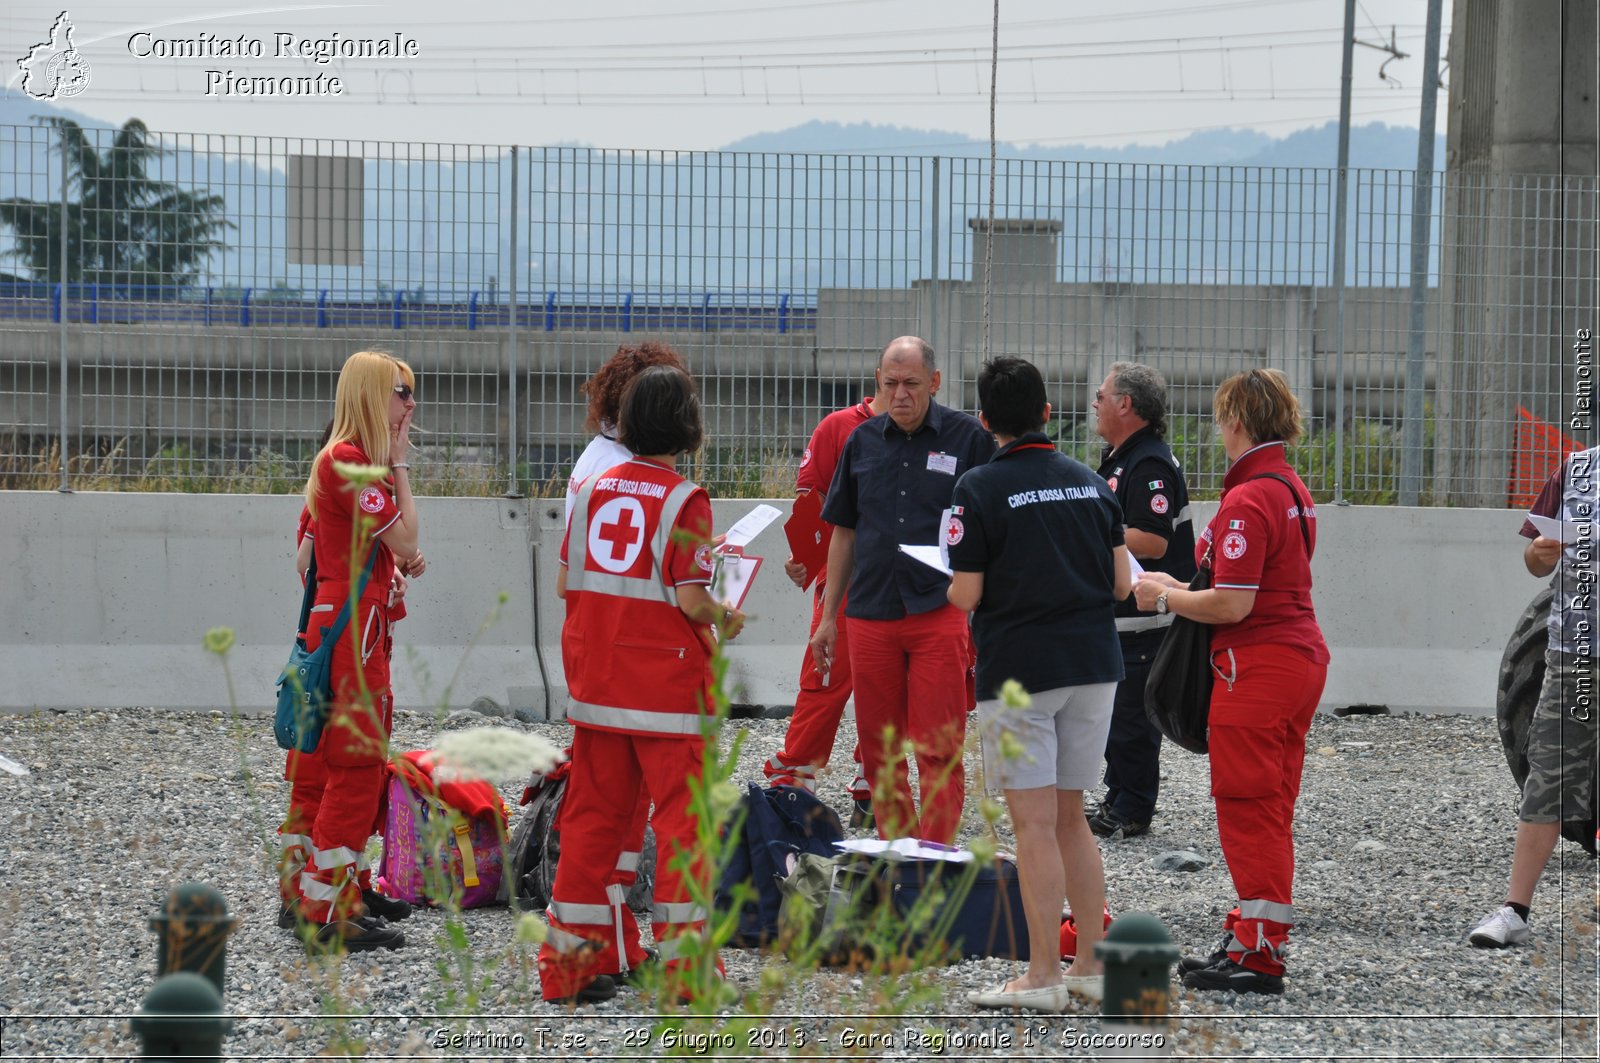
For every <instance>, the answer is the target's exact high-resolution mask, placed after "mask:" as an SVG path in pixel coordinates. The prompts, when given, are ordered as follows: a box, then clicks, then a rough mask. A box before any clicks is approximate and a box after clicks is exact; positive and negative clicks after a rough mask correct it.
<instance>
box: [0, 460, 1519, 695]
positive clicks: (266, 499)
mask: <svg viewBox="0 0 1600 1063" xmlns="http://www.w3.org/2000/svg"><path fill="white" fill-rule="evenodd" d="M299 504H300V503H299V500H298V499H297V498H293V497H277V496H239V495H235V496H219V495H143V494H100V493H87V492H86V493H79V494H57V493H54V492H4V493H0V603H4V609H5V615H6V616H8V617H10V618H11V619H10V622H9V623H8V624H7V625H6V626H5V628H4V631H3V632H0V676H4V677H5V682H3V683H0V708H3V709H8V710H15V709H29V708H66V709H74V708H82V707H85V706H158V707H164V708H177V709H210V708H217V707H223V706H226V705H227V704H228V686H227V682H226V679H225V677H224V674H223V669H222V666H221V664H220V662H219V661H218V659H217V658H216V657H214V656H212V655H210V654H208V653H206V652H205V651H204V650H202V648H201V636H202V635H203V634H204V633H205V631H206V630H207V629H209V628H212V627H215V626H219V625H226V626H229V627H232V628H233V629H234V630H235V632H236V633H237V637H238V644H237V646H236V647H235V648H234V650H233V651H232V652H231V653H230V654H229V655H228V662H229V667H230V669H231V673H232V680H233V685H234V691H235V694H236V696H237V698H238V703H239V704H240V706H241V707H243V708H246V709H249V710H261V709H265V708H266V707H267V706H268V705H269V703H270V701H271V697H272V685H273V680H274V678H275V677H276V675H277V672H278V669H279V668H281V667H282V665H283V662H284V659H285V658H286V657H287V655H288V648H289V643H290V640H291V638H292V634H293V633H292V628H293V626H294V620H295V616H296V611H297V609H298V607H299V598H300V592H299V588H298V584H297V581H296V579H295V577H294V574H293V567H292V560H291V555H292V545H293V544H292V531H293V528H294V523H295V517H296V515H297V513H298V511H299ZM753 504H754V503H752V502H719V503H717V504H716V517H717V526H718V527H727V526H728V525H729V524H730V523H732V521H733V520H734V519H736V517H737V516H738V515H740V514H742V513H743V512H745V511H746V510H748V509H749V508H750V507H751V506H752V505H753ZM419 505H420V513H421V520H422V524H423V541H424V544H425V550H426V552H427V555H428V558H429V570H428V572H427V574H426V575H425V576H423V578H422V579H420V580H418V581H416V583H415V584H414V586H413V589H412V592H411V595H410V598H409V605H410V609H411V616H410V617H409V618H408V619H406V620H405V621H403V622H402V623H401V624H400V625H399V626H398V628H397V629H396V630H397V637H396V647H397V648H396V667H395V685H396V691H397V700H398V702H399V704H401V705H402V706H409V707H427V706H437V705H440V704H444V703H445V701H446V694H445V691H446V688H448V704H449V705H451V706H452V707H459V706H465V705H469V704H470V703H471V702H472V701H473V700H474V699H476V698H479V697H489V698H493V699H494V700H495V701H497V702H499V703H500V704H502V705H504V704H511V705H515V706H520V707H524V708H531V709H533V710H535V711H536V712H538V713H539V714H540V715H543V714H545V713H547V712H548V714H549V715H551V716H552V717H557V718H559V717H561V716H562V715H563V714H564V710H563V704H564V698H565V690H564V684H563V682H562V678H561V656H560V621H561V617H562V607H561V603H560V601H559V600H558V599H557V598H556V597H555V595H554V589H553V588H554V574H555V566H556V560H555V559H556V555H557V553H558V551H559V549H560V543H561V503H560V501H559V500H550V499H516V500H511V499H467V498H451V499H442V498H426V499H422V500H421V502H420V503H419ZM779 505H780V506H781V507H784V508H786V505H787V504H786V503H779ZM1200 508H1201V510H1202V512H1203V515H1204V516H1206V517H1208V516H1209V514H1210V512H1211V511H1212V509H1213V507H1211V506H1201V507H1200ZM1319 518H1320V520H1321V521H1322V524H1321V544H1322V545H1321V550H1320V552H1319V554H1318V556H1317V559H1316V563H1315V566H1314V575H1315V579H1316V604H1317V612H1318V614H1319V616H1320V617H1321V620H1322V624H1323V628H1324V630H1325V632H1326V634H1327V638H1328V642H1329V643H1330V645H1331V646H1332V649H1333V666H1332V669H1331V671H1330V673H1329V680H1328V687H1327V691H1326V693H1325V695H1324V703H1325V704H1326V705H1328V706H1340V705H1350V704H1358V703H1380V704H1387V705H1389V706H1391V707H1392V708H1394V709H1396V710H1401V709H1416V710H1424V711H1450V712H1455V711H1467V712H1474V713H1487V712H1492V711H1493V705H1494V686H1495V670H1496V667H1497V664H1498V661H1499V658H1500V653H1501V651H1502V649H1503V647H1504V643H1505V639H1506V637H1507V635H1508V634H1509V633H1510V631H1511V627H1512V625H1513V624H1514V623H1515V621H1516V618H1517V616H1518V614H1520V612H1521V611H1522V608H1523V606H1524V605H1525V604H1526V603H1527V601H1528V600H1529V599H1530V598H1532V597H1533V595H1534V593H1535V592H1536V591H1537V590H1538V589H1539V583H1538V581H1536V580H1534V579H1532V578H1531V577H1529V576H1528V575H1527V574H1526V572H1525V571H1524V570H1523V568H1522V564H1521V560H1520V555H1521V551H1520V549H1519V542H1520V540H1519V539H1518V538H1517V536H1516V531H1517V528H1518V527H1519V523H1520V519H1521V518H1520V516H1519V515H1518V514H1516V513H1512V512H1506V511H1497V510H1444V509H1396V508H1379V507H1349V508H1337V507H1334V506H1331V505H1326V506H1323V507H1321V508H1320V509H1319ZM781 534H782V533H781V530H780V529H779V527H778V526H777V525H774V526H773V527H772V528H771V529H769V530H768V531H766V532H765V533H763V535H762V537H761V538H759V539H758V540H756V543H755V544H754V546H753V547H752V550H751V552H752V553H755V554H760V555H764V556H766V557H767V558H768V559H769V562H770V566H769V567H768V568H766V569H764V570H763V572H762V574H761V577H760V579H759V580H758V582H757V584H756V586H755V588H754V589H753V590H752V592H751V598H750V601H749V602H748V603H747V606H748V610H749V612H750V613H751V614H752V617H753V619H752V622H751V624H750V626H749V628H748V630H747V631H746V633H745V634H744V635H743V636H742V637H741V638H740V639H739V640H738V642H737V643H736V644H735V645H734V646H733V648H732V650H731V651H730V658H731V664H730V670H729V675H730V679H731V682H732V685H733V695H734V699H735V700H737V701H748V702H756V703H762V704H787V703H792V702H793V700H794V694H795V690H796V687H797V682H798V673H799V667H800V661H801V653H802V649H801V647H802V645H803V644H804V642H805V637H806V622H807V620H808V619H809V606H808V599H807V596H806V595H804V594H802V593H801V592H800V591H798V590H796V589H795V587H794V586H793V585H792V584H790V583H789V582H788V581H787V580H785V579H784V578H783V575H782V572H781V570H780V569H779V567H778V565H777V562H778V561H780V560H781V559H782V555H783V553H784V550H783V541H782V538H781ZM502 592H504V594H505V595H506V601H505V603H504V604H503V605H498V604H497V602H498V598H499V596H500V595H501V593H502ZM469 644H470V649H469ZM541 658H542V668H543V671H541ZM546 679H548V682H546Z"/></svg>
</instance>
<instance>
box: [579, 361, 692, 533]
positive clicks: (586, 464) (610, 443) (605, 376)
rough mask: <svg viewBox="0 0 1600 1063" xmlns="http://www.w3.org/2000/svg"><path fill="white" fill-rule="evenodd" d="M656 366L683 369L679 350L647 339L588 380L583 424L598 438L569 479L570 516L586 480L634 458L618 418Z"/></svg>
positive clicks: (585, 388) (583, 455)
mask: <svg viewBox="0 0 1600 1063" xmlns="http://www.w3.org/2000/svg"><path fill="white" fill-rule="evenodd" d="M653 365H670V366H672V367H673V368H675V369H683V368H684V365H683V362H682V360H681V359H679V357H678V352H677V351H675V350H673V349H672V348H671V347H668V346H667V345H666V344H664V343H657V342H655V341H654V340H646V341H644V342H643V343H641V344H638V345H637V346H633V345H629V344H623V345H622V346H621V347H618V348H617V353H616V354H613V355H612V356H611V358H610V359H609V360H608V361H607V362H606V364H605V365H602V366H601V367H600V368H599V370H598V371H597V372H596V373H595V374H594V376H592V377H590V378H589V379H588V380H586V381H585V382H584V385H583V393H584V394H585V395H587V396H588V398H589V416H588V417H587V418H586V419H585V420H584V422H583V427H584V428H585V429H586V430H588V431H590V432H593V433H594V434H595V435H594V438H593V439H591V440H589V445H588V446H587V447H585V448H584V449H583V453H582V454H580V455H578V460H577V462H576V463H575V464H574V465H573V466H572V475H571V476H570V477H568V478H567V511H566V519H567V520H571V519H572V503H573V501H574V500H575V499H576V498H577V497H578V488H579V486H581V485H582V483H583V481H585V480H587V479H588V478H589V477H591V476H593V475H594V474H595V473H597V472H605V471H606V470H607V469H609V468H611V467H612V466H613V465H621V464H622V463H623V462H625V461H627V460H628V459H629V458H631V457H633V454H632V452H631V451H629V450H628V448H627V447H625V446H623V445H622V444H621V443H619V442H617V417H618V411H619V410H620V409H621V408H622V393H623V391H624V390H626V389H627V387H628V384H629V383H630V382H632V380H633V378H634V377H636V376H638V375H639V374H640V373H642V372H644V371H645V370H646V369H649V368H650V367H651V366H653Z"/></svg>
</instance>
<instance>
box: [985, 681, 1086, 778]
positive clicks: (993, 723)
mask: <svg viewBox="0 0 1600 1063" xmlns="http://www.w3.org/2000/svg"><path fill="white" fill-rule="evenodd" d="M1116 695H1117V684H1115V683H1089V684H1085V685H1084V686H1075V687H1057V688H1056V689H1054V690H1045V691H1041V692H1039V693H1037V694H1034V695H1033V698H1032V701H1033V703H1032V704H1031V705H1029V706H1028V707H1027V708H1026V709H1013V708H1008V707H1007V706H1006V705H1005V704H1004V703H1003V702H1001V701H999V700H998V699H997V700H994V701H980V702H978V727H979V729H980V733H981V734H982V736H983V771H984V775H985V777H986V786H987V788H988V789H989V790H990V791H991V792H993V791H995V790H1036V789H1039V788H1040V787H1045V786H1054V787H1055V788H1056V789H1057V790H1089V789H1092V788H1094V787H1095V786H1096V785H1097V784H1098V783H1099V782H1100V768H1101V765H1102V763H1103V761H1104V760H1105V755H1106V735H1107V734H1109V733H1110V731H1111V705H1112V702H1113V701H1115V700H1116ZM1008 735H1009V736H1010V737H1009V738H1007V736H1008ZM1008 754H1009V755H1008Z"/></svg>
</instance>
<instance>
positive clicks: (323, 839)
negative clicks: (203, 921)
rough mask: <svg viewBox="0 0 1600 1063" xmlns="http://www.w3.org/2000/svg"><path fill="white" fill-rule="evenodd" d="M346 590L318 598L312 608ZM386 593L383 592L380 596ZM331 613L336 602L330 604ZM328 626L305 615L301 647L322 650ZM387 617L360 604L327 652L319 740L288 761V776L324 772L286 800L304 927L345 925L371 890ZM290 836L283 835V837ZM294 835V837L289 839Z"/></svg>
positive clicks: (384, 722) (367, 602)
mask: <svg viewBox="0 0 1600 1063" xmlns="http://www.w3.org/2000/svg"><path fill="white" fill-rule="evenodd" d="M345 586H346V585H344V584H337V585H333V586H332V588H331V590H330V591H327V592H324V591H319V593H318V598H317V604H318V605H319V606H321V605H325V604H329V602H328V601H327V600H326V596H327V595H329V594H337V593H338V592H339V591H340V590H341V589H342V588H344V587H345ZM384 594H385V596H387V594H388V590H387V588H385V590H384ZM332 604H333V607H334V608H333V612H334V613H335V614H336V613H337V610H338V608H339V605H340V604H342V603H341V602H340V601H339V600H337V599H336V600H334V601H333V602H332ZM331 620H332V615H330V613H329V612H327V611H323V612H320V613H319V612H313V613H312V614H311V624H310V628H311V630H310V631H308V632H306V646H307V648H309V649H313V650H314V649H316V648H317V647H318V646H319V645H321V643H322V630H321V629H322V627H323V626H324V625H325V624H326V623H328V622H330V621H331ZM389 652H390V643H389V617H388V609H387V608H386V606H385V604H384V602H383V601H376V600H372V599H363V600H362V601H361V603H360V608H359V609H357V610H356V611H355V615H354V616H353V617H352V618H351V620H350V623H349V624H348V625H347V626H346V628H345V630H344V632H343V633H342V634H341V635H340V636H339V642H338V644H337V645H336V646H335V647H334V649H333V658H332V662H331V663H332V673H333V710H332V711H331V712H330V713H329V716H328V722H327V724H326V726H324V727H323V730H322V740H321V741H320V742H319V743H318V745H317V751H316V753H315V754H313V755H312V756H310V757H298V758H294V759H293V760H292V761H291V763H290V765H289V767H288V769H287V770H288V771H295V770H296V769H297V768H299V769H304V768H305V767H306V766H307V763H308V762H309V761H312V760H316V761H319V762H320V764H321V768H322V773H321V774H322V785H321V787H320V792H319V788H318V787H317V786H316V775H317V772H316V770H315V769H313V770H312V771H311V773H310V774H309V776H308V778H307V782H306V785H305V787H304V788H303V789H302V788H301V786H300V784H299V780H298V777H297V778H296V779H295V780H293V781H294V782H295V790H294V791H293V792H291V795H290V812H289V820H286V824H287V823H288V822H289V821H293V822H294V824H295V825H296V826H299V827H301V828H302V829H303V828H304V826H305V825H306V824H307V822H309V825H310V830H309V832H306V833H309V836H310V840H311V844H310V852H309V854H308V859H307V861H306V865H305V870H303V871H302V872H301V873H300V876H299V878H298V879H297V880H296V883H295V889H296V893H297V894H298V896H299V900H300V914H301V917H302V918H304V919H305V920H307V921H308V922H332V921H334V920H336V919H348V918H350V917H352V916H354V915H357V914H359V913H360V912H361V910H362V909H361V905H362V902H361V891H362V889H363V888H367V887H368V886H369V885H370V877H371V871H370V868H369V867H368V865H367V858H366V847H367V840H368V839H369V838H370V837H372V834H373V832H374V831H375V830H376V829H377V825H378V816H379V813H380V810H381V808H382V804H383V789H384V783H385V781H386V768H385V764H386V761H387V759H388V741H389V730H390V727H391V725H392V722H393V699H392V695H391V694H390V690H389ZM285 833H289V832H285ZM294 833H300V832H294Z"/></svg>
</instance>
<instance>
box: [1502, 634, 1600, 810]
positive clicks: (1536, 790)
mask: <svg viewBox="0 0 1600 1063" xmlns="http://www.w3.org/2000/svg"><path fill="white" fill-rule="evenodd" d="M1544 663H1545V672H1544V686H1542V687H1541V688H1540V689H1539V703H1538V704H1537V705H1536V706H1535V707H1534V710H1533V719H1532V721H1530V722H1529V724H1528V781H1527V782H1526V783H1524V784H1523V787H1522V810H1521V812H1520V813H1519V814H1518V815H1519V818H1520V819H1521V820H1522V821H1523V822H1524V823H1564V822H1568V821H1571V820H1579V821H1582V820H1586V819H1588V818H1589V816H1590V814H1591V809H1592V808H1593V804H1592V801H1593V794H1592V793H1591V789H1592V787H1593V784H1594V770H1595V735H1596V725H1595V718H1596V713H1597V706H1596V705H1595V664H1596V662H1595V659H1594V658H1593V657H1580V656H1578V655H1577V654H1575V653H1563V652H1561V651H1560V650H1551V649H1547V650H1545V653H1544Z"/></svg>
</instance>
